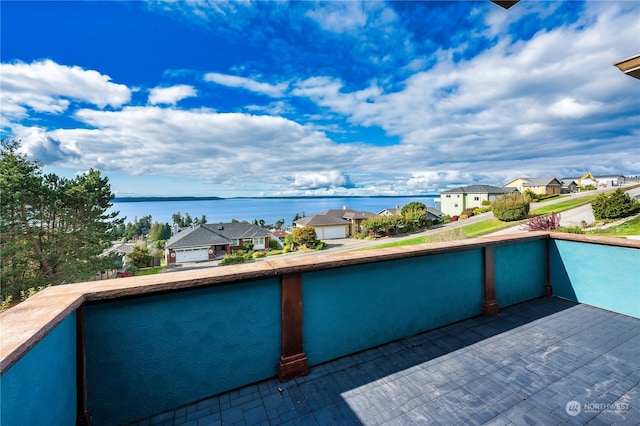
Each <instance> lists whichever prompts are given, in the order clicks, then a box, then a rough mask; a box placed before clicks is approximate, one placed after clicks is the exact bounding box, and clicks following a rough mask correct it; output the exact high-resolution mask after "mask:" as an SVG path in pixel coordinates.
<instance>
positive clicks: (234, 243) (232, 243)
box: [231, 238, 240, 247]
mask: <svg viewBox="0 0 640 426" xmlns="http://www.w3.org/2000/svg"><path fill="white" fill-rule="evenodd" d="M231 245H232V246H234V247H235V246H238V245H240V244H238V239H237V238H234V239H232V240H231Z"/></svg>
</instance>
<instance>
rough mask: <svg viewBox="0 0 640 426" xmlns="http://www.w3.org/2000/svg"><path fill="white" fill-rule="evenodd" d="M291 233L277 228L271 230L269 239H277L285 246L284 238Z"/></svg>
mask: <svg viewBox="0 0 640 426" xmlns="http://www.w3.org/2000/svg"><path fill="white" fill-rule="evenodd" d="M289 234H291V233H290V232H287V231H285V230H282V229H276V230H274V231H271V236H270V237H269V239H271V240H275V241H277V242H278V244H279V245H280V247H284V240H285V238H286V237H287V235H289Z"/></svg>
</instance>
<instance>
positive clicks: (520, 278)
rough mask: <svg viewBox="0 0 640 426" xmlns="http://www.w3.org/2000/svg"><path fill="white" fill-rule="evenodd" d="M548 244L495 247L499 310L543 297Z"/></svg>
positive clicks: (540, 241) (540, 242)
mask: <svg viewBox="0 0 640 426" xmlns="http://www.w3.org/2000/svg"><path fill="white" fill-rule="evenodd" d="M546 246H547V241H546V240H534V241H525V242H518V243H517V244H503V245H499V246H496V247H495V273H496V278H495V279H496V300H497V301H498V305H499V306H500V307H501V308H505V307H507V306H509V305H513V304H515V303H520V302H524V301H527V300H531V299H533V298H536V297H540V296H544V294H545V286H546V284H547V282H546V281H547V278H546V275H547V272H546V270H547V269H546V263H547V255H546V252H547V248H546Z"/></svg>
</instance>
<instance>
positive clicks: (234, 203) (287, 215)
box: [112, 195, 439, 225]
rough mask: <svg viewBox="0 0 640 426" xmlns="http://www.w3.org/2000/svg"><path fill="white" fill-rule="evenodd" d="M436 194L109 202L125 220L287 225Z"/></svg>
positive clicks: (430, 204) (423, 199)
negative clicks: (178, 215)
mask: <svg viewBox="0 0 640 426" xmlns="http://www.w3.org/2000/svg"><path fill="white" fill-rule="evenodd" d="M438 197H439V196H438V195H430V196H420V197H384V198H377V197H371V198H368V197H356V198H348V197H345V198H321V197H314V198H226V199H220V200H189V201H139V202H123V201H116V202H114V203H113V207H112V211H119V212H120V214H119V217H121V218H125V223H126V222H133V221H134V220H135V218H141V217H143V216H148V215H151V218H152V222H160V223H165V222H166V223H169V224H171V222H172V220H171V216H172V215H173V214H174V213H178V212H179V213H181V214H182V215H183V216H184V215H185V214H186V213H189V215H190V216H191V217H192V218H193V219H196V218H200V217H201V216H202V215H205V216H206V218H207V222H208V223H216V222H231V221H232V219H236V220H239V221H243V220H246V221H249V222H253V220H254V219H257V220H260V219H264V221H265V222H266V223H267V224H274V223H275V222H276V221H278V220H280V219H284V222H285V224H286V225H290V224H291V222H292V221H293V218H294V217H295V215H296V213H298V214H299V215H300V216H311V215H314V214H316V213H320V212H322V211H325V210H331V209H342V208H343V207H344V206H347V207H348V208H350V209H354V210H358V211H365V212H371V213H378V212H379V211H380V210H382V209H385V208H392V207H395V206H396V205H398V206H400V207H402V206H403V205H405V204H407V203H409V202H411V201H420V202H422V203H424V204H425V205H426V206H427V207H434V206H435V202H434V200H435V198H438Z"/></svg>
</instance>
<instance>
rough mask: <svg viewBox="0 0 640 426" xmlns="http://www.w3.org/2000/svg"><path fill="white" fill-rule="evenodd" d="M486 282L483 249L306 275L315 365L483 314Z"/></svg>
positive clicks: (307, 325) (308, 340)
mask: <svg viewBox="0 0 640 426" xmlns="http://www.w3.org/2000/svg"><path fill="white" fill-rule="evenodd" d="M482 277H483V273H482V251H481V250H480V249H475V250H469V251H464V252H457V253H448V254H438V255H433V256H423V257H417V258H409V259H402V260H394V261H388V262H377V263H371V264H367V265H359V266H354V267H349V268H339V269H331V270H326V271H319V272H312V273H305V274H303V276H302V292H303V306H304V312H303V326H304V331H303V338H304V349H305V353H306V354H307V357H308V359H309V365H314V364H318V363H321V362H324V361H327V360H330V359H334V358H337V357H340V356H343V355H347V354H350V353H353V352H357V351H360V350H363V349H365V348H370V347H374V346H377V345H380V344H382V343H386V342H390V341H393V340H396V339H400V338H402V337H406V336H409V335H412V334H415V333H418V332H421V331H425V330H428V329H431V328H435V327H439V326H441V325H444V324H449V323H452V322H455V321H458V320H461V319H464V318H469V317H471V316H474V315H478V314H480V312H481V311H482V294H483V289H482Z"/></svg>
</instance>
